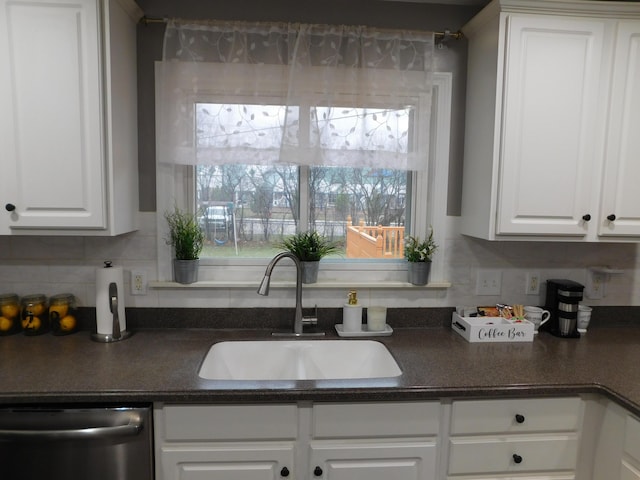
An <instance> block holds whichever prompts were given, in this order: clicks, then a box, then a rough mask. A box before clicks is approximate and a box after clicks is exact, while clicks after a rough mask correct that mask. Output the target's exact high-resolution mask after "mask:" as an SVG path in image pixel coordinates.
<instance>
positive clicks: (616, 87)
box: [598, 21, 640, 236]
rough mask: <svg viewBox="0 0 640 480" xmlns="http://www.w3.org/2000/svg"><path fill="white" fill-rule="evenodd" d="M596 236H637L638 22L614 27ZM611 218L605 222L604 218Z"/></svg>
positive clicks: (639, 142) (639, 151)
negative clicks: (600, 198) (611, 70)
mask: <svg viewBox="0 0 640 480" xmlns="http://www.w3.org/2000/svg"><path fill="white" fill-rule="evenodd" d="M614 58H615V60H614V67H613V76H612V82H611V85H612V86H611V104H610V110H609V129H608V137H607V144H606V148H607V150H606V157H605V165H604V170H603V188H602V192H603V193H602V206H601V208H600V212H601V214H602V216H603V217H604V218H601V219H600V221H599V222H598V229H599V230H598V234H599V235H602V236H607V235H638V234H639V232H640V188H638V181H640V21H621V22H619V23H618V29H617V38H616V41H615V57H614ZM608 216H612V218H613V217H615V219H614V220H613V221H606V217H608Z"/></svg>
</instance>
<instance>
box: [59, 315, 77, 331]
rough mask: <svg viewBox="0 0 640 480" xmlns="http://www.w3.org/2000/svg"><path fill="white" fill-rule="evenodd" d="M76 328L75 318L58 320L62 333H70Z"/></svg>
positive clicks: (68, 317) (71, 316) (69, 316)
mask: <svg viewBox="0 0 640 480" xmlns="http://www.w3.org/2000/svg"><path fill="white" fill-rule="evenodd" d="M74 328H76V317H74V316H73V315H67V316H66V317H63V318H61V319H60V330H62V331H63V332H70V331H71V330H73V329H74Z"/></svg>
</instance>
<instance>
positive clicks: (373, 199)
mask: <svg viewBox="0 0 640 480" xmlns="http://www.w3.org/2000/svg"><path fill="white" fill-rule="evenodd" d="M195 109H196V114H195V119H196V120H195V122H196V143H197V145H198V146H199V147H201V150H202V151H207V147H210V146H217V144H218V143H219V142H222V143H224V146H225V147H233V148H234V151H237V150H238V149H242V147H243V146H244V145H247V146H251V147H252V148H253V149H255V148H256V146H258V145H259V147H260V148H262V149H264V150H269V149H273V150H276V149H279V148H280V141H281V137H280V135H281V134H280V132H281V129H280V125H282V123H283V122H284V116H285V109H286V107H284V106H280V105H255V104H222V103H204V102H200V103H196V105H195ZM301 111H302V112H303V114H304V115H306V116H307V117H308V118H309V119H310V122H309V124H310V125H318V124H322V123H330V128H322V126H319V128H318V132H324V133H323V134H320V135H312V134H310V135H301V137H304V138H309V137H312V138H317V139H318V141H320V142H322V143H323V145H326V146H327V147H328V148H331V149H334V150H341V149H358V150H367V149H381V148H385V143H388V142H392V143H394V144H395V145H393V146H391V148H390V149H395V150H400V151H403V152H407V151H408V148H409V142H408V134H407V132H409V131H410V130H411V128H410V123H411V119H412V118H413V109H411V108H403V109H393V110H392V109H383V108H371V109H366V110H365V109H362V108H348V107H338V108H333V109H329V108H326V107H313V108H307V109H306V111H305V109H303V108H299V109H292V108H291V107H289V112H288V114H289V115H294V116H296V117H299V115H300V112H301ZM354 119H355V122H354ZM311 128H313V127H311ZM229 132H232V134H231V135H229ZM363 142H366V143H367V145H362V143H363ZM229 144H231V145H229ZM240 160H241V161H242V160H245V159H242V158H241V159H240ZM246 160H250V155H249V154H247V159H246ZM195 172H196V173H195V182H196V188H195V192H196V210H197V212H198V214H199V218H200V223H201V225H202V226H203V228H204V229H205V232H206V236H207V241H206V245H205V249H204V251H203V255H202V257H203V258H208V257H233V256H236V257H265V256H272V255H273V254H275V253H276V252H277V250H275V249H274V248H273V247H272V245H273V243H274V242H275V241H276V240H279V239H280V238H282V237H283V236H287V235H292V234H294V233H295V232H296V231H300V230H316V231H318V232H319V233H321V234H322V235H324V236H327V237H329V238H330V239H331V240H332V241H336V242H339V243H340V244H341V245H342V251H341V252H340V254H339V255H338V256H341V257H346V258H364V257H363V251H361V250H360V249H358V248H351V249H347V229H348V227H349V226H354V225H356V226H357V225H359V224H360V222H362V223H363V224H364V225H367V226H373V227H382V228H378V231H380V232H383V234H384V239H385V242H384V248H383V249H382V250H381V251H380V255H379V256H378V257H377V258H378V259H380V260H390V259H398V258H401V257H402V248H401V246H402V243H403V241H402V240H403V235H404V230H405V226H406V216H405V213H406V210H407V207H408V206H409V205H408V201H407V179H408V178H409V179H410V176H409V175H408V173H407V172H406V171H404V170H392V169H383V168H353V167H332V166H320V167H309V166H301V167H293V166H286V165H278V164H275V165H250V164H244V163H228V164H222V165H198V166H196V167H195ZM301 179H303V180H302V181H303V182H304V184H305V188H304V189H301V188H300V182H301ZM367 232H368V233H371V232H370V231H367ZM349 238H350V239H352V240H351V241H352V242H357V241H359V239H358V238H357V237H355V236H351V237H349ZM374 253H376V252H374Z"/></svg>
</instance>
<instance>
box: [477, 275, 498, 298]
mask: <svg viewBox="0 0 640 480" xmlns="http://www.w3.org/2000/svg"><path fill="white" fill-rule="evenodd" d="M501 292H502V270H495V269H491V270H489V269H482V270H478V278H477V280H476V295H500V293H501Z"/></svg>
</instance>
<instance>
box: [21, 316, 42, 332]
mask: <svg viewBox="0 0 640 480" xmlns="http://www.w3.org/2000/svg"><path fill="white" fill-rule="evenodd" d="M41 326H42V321H40V319H39V318H38V317H31V316H29V317H25V318H23V319H22V328H24V329H25V330H40V327H41Z"/></svg>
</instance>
